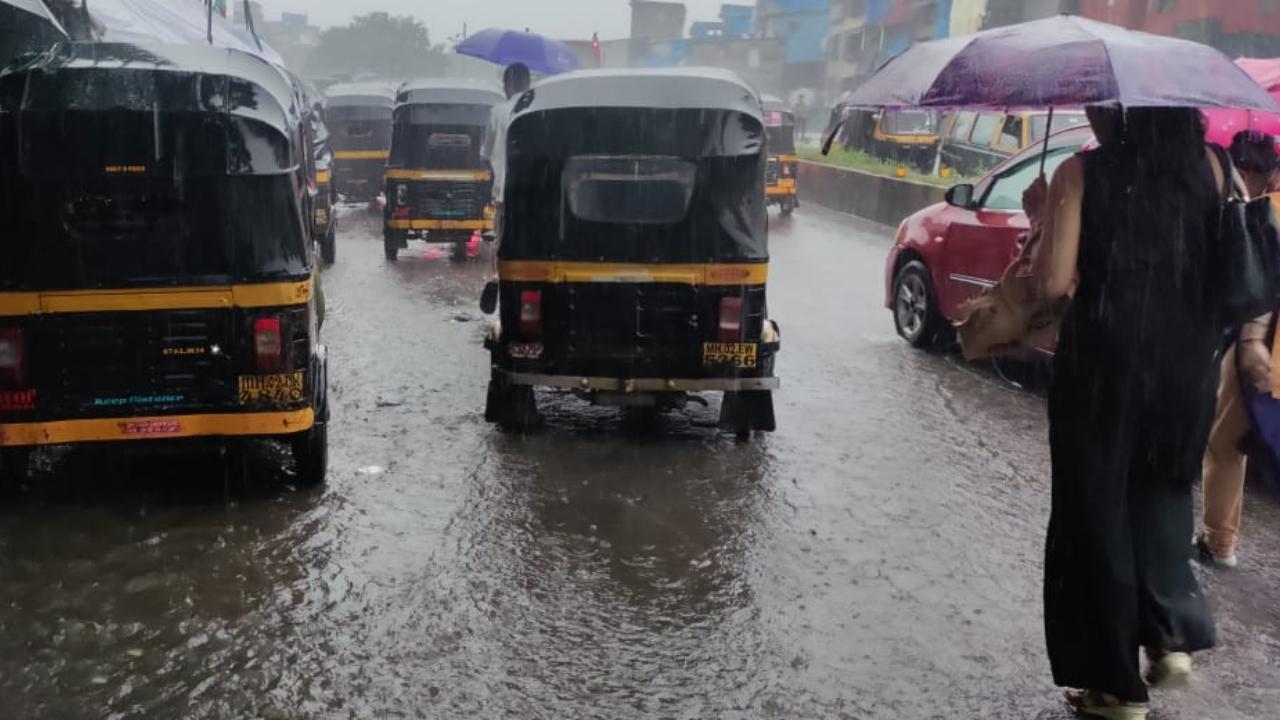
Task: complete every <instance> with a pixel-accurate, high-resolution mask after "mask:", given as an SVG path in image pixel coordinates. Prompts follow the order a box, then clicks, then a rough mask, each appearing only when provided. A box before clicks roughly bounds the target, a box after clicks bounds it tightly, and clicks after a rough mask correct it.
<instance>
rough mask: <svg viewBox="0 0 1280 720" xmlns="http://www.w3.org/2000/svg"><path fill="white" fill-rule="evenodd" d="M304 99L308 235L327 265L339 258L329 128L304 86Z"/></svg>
mask: <svg viewBox="0 0 1280 720" xmlns="http://www.w3.org/2000/svg"><path fill="white" fill-rule="evenodd" d="M305 100H306V108H305V114H306V128H307V130H308V133H309V136H308V142H309V143H310V144H311V158H312V164H311V168H310V170H311V182H312V183H313V185H314V187H313V188H311V196H312V209H311V235H312V237H314V238H315V241H316V244H317V245H319V246H320V258H321V259H322V260H323V261H324V263H325V264H326V265H332V264H333V263H334V261H335V260H337V257H338V222H337V218H336V217H334V214H333V206H334V204H335V203H336V202H337V200H338V192H337V190H336V189H334V185H333V147H332V145H331V142H330V135H329V127H328V125H327V124H326V123H325V108H324V100H323V98H322V97H320V96H318V95H316V94H315V93H314V92H313V91H312V90H311V89H310V88H307V92H306V97H305Z"/></svg>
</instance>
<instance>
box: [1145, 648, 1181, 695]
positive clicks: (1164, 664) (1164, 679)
mask: <svg viewBox="0 0 1280 720" xmlns="http://www.w3.org/2000/svg"><path fill="white" fill-rule="evenodd" d="M1147 656H1148V657H1149V658H1150V659H1151V665H1150V666H1149V667H1148V668H1147V677H1146V680H1147V684H1148V685H1150V686H1151V687H1153V688H1159V689H1161V690H1171V689H1176V688H1185V687H1187V686H1188V685H1190V684H1191V654H1190V653H1184V652H1168V653H1163V654H1160V653H1152V652H1151V651H1147Z"/></svg>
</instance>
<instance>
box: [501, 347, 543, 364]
mask: <svg viewBox="0 0 1280 720" xmlns="http://www.w3.org/2000/svg"><path fill="white" fill-rule="evenodd" d="M507 349H508V351H509V352H510V353H511V357H513V358H516V359H518V360H537V359H538V358H540V357H542V343H511V344H510V345H508V346H507Z"/></svg>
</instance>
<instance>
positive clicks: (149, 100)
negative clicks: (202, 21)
mask: <svg viewBox="0 0 1280 720" xmlns="http://www.w3.org/2000/svg"><path fill="white" fill-rule="evenodd" d="M93 73H100V74H102V75H104V76H105V75H107V74H111V75H113V76H116V77H125V78H127V77H128V76H127V75H125V74H127V73H138V74H151V75H155V74H170V75H172V76H173V77H175V78H176V77H179V76H187V77H189V78H191V79H192V81H193V82H195V81H199V79H200V78H201V77H205V78H212V79H214V80H226V81H230V82H232V83H234V87H231V86H228V88H227V91H226V92H221V93H220V92H218V91H217V87H216V83H215V85H213V86H208V87H207V89H204V90H201V91H200V92H193V93H189V94H178V93H170V94H168V95H166V96H164V97H154V96H152V94H151V93H148V92H145V89H146V88H145V87H144V85H143V84H137V85H136V86H133V85H130V87H131V88H132V89H133V90H137V91H138V92H121V91H120V90H121V88H119V87H115V86H109V85H105V84H103V83H100V82H97V81H95V80H91V79H89V78H90V74H93ZM69 74H77V75H78V74H83V75H84V80H83V81H81V82H76V83H72V84H66V83H65V80H63V78H65V77H67V76H68V75H69ZM59 83H62V84H61V85H60V86H58V85H59ZM55 86H57V87H55ZM300 99H301V91H300V89H299V86H297V85H295V84H294V82H293V80H292V79H291V78H289V77H288V76H287V75H286V74H285V72H284V71H283V70H281V69H280V68H278V67H276V66H274V65H272V64H271V63H269V62H267V61H266V60H264V59H263V58H261V57H259V56H256V55H252V54H250V53H246V52H241V51H239V50H232V49H228V48H219V47H212V46H207V45H165V44H140V43H139V44H135V43H87V42H86V43H79V42H77V43H63V44H61V45H59V46H58V47H57V48H55V49H53V50H51V51H50V52H48V53H45V54H43V55H40V56H38V57H37V58H35V59H33V60H32V61H31V62H29V63H27V64H26V65H24V66H21V67H18V68H14V69H11V70H9V71H7V72H5V73H0V110H3V111H16V110H43V111H68V110H70V111H77V110H89V111H93V110H99V111H109V110H145V111H152V110H154V109H156V107H157V104H159V106H160V109H162V110H169V111H188V112H220V113H226V114H230V115H235V116H239V117H243V118H246V119H250V120H255V121H257V122H260V123H263V124H265V125H268V126H270V127H272V128H273V129H275V130H277V131H279V132H280V133H281V134H282V135H284V136H285V137H286V138H292V136H293V131H294V129H295V127H296V126H297V125H298V123H299V122H300V121H301V108H299V107H298V103H299V101H300Z"/></svg>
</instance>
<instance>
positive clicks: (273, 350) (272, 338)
mask: <svg viewBox="0 0 1280 720" xmlns="http://www.w3.org/2000/svg"><path fill="white" fill-rule="evenodd" d="M253 354H254V357H255V358H256V360H257V364H258V372H259V373H272V372H280V371H281V370H283V369H284V338H283V337H282V335H281V333H280V318H258V319H257V320H254V321H253Z"/></svg>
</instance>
